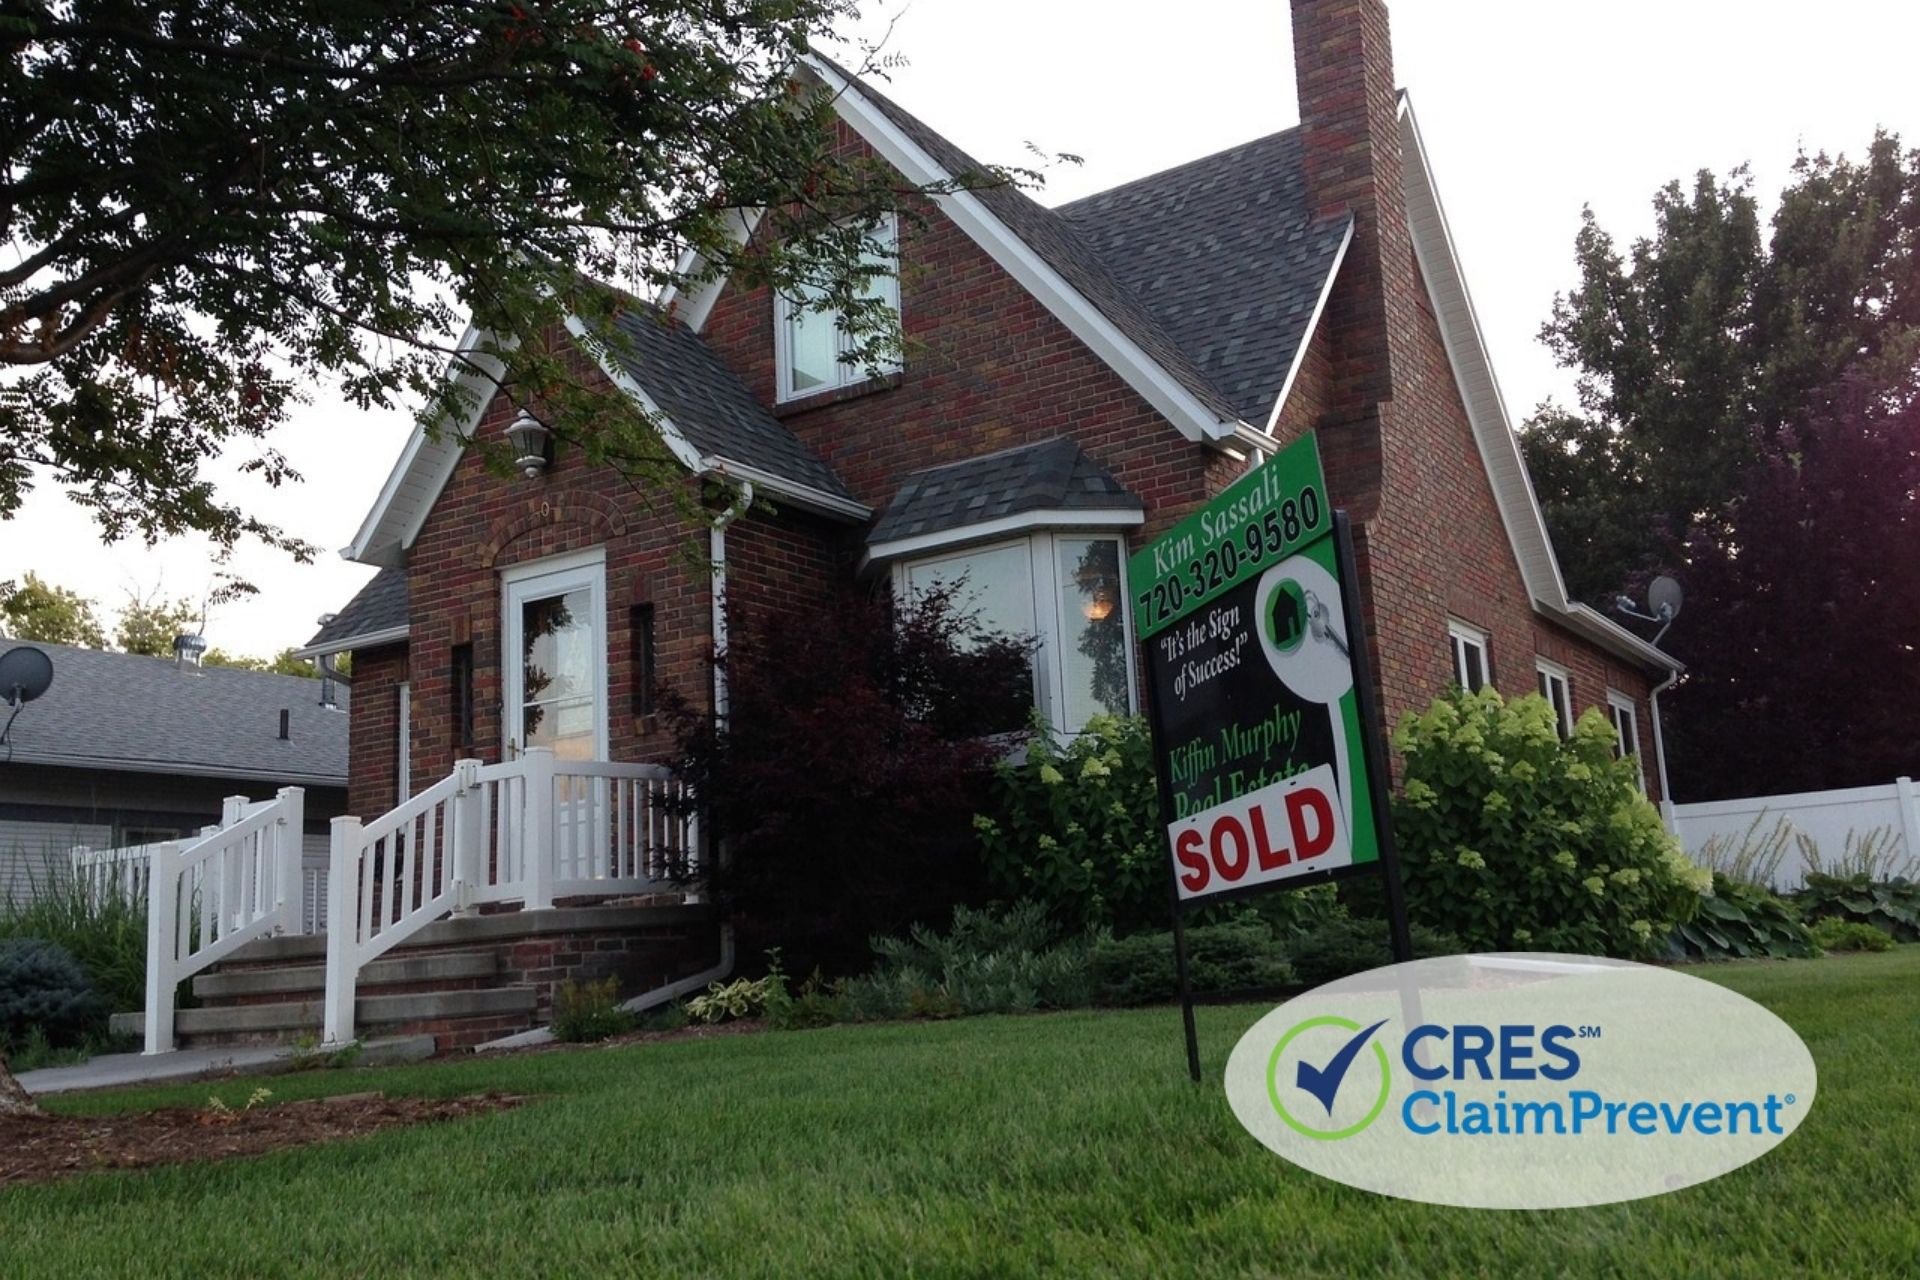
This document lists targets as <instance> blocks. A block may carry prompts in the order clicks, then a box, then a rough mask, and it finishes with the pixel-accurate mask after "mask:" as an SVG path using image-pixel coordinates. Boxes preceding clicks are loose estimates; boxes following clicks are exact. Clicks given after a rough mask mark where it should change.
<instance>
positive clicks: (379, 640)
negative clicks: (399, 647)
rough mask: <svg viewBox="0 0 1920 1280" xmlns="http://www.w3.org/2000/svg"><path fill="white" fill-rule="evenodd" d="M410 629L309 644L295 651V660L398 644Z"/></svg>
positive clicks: (389, 630) (371, 632)
mask: <svg viewBox="0 0 1920 1280" xmlns="http://www.w3.org/2000/svg"><path fill="white" fill-rule="evenodd" d="M409 630H410V628H408V627H405V626H399V627H384V628H382V629H381V630H379V631H363V632H361V633H360V634H359V635H352V636H342V637H340V638H339V639H335V640H322V641H320V642H319V643H317V644H310V645H308V646H306V647H305V648H304V649H295V650H294V651H293V655H292V656H294V657H296V658H324V657H326V656H328V655H329V654H335V653H349V652H352V651H353V650H355V649H377V648H379V647H380V646H381V645H383V644H398V643H399V642H400V641H402V640H405V639H406V638H407V634H408V631H409Z"/></svg>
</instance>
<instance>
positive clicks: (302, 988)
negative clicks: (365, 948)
mask: <svg viewBox="0 0 1920 1280" xmlns="http://www.w3.org/2000/svg"><path fill="white" fill-rule="evenodd" d="M499 972H500V955H499V953H498V952H497V951H495V950H493V949H492V948H488V949H486V950H482V951H440V952H434V953H430V954H427V955H418V956H405V955H403V956H399V957H396V958H390V959H382V960H376V961H374V962H373V963H372V964H370V965H368V966H367V967H366V968H364V969H362V970H361V971H360V983H359V986H360V990H362V991H369V990H370V989H372V988H375V987H397V986H408V985H411V984H415V983H419V984H426V983H439V982H450V981H454V980H456V979H461V978H491V977H493V976H495V975H496V974H498V973H499ZM326 989H327V966H326V965H324V964H313V965H289V966H286V967H284V968H272V967H265V966H258V967H254V968H246V969H226V968H217V969H215V970H214V971H213V972H211V973H203V974H200V975H198V976H197V977H195V978H194V980H193V994H194V995H196V996H198V997H200V999H202V1000H206V1001H212V1002H216V1003H217V1002H219V1001H223V1000H233V999H236V998H239V997H247V996H267V995H286V996H296V995H305V994H306V993H308V992H324V991H326Z"/></svg>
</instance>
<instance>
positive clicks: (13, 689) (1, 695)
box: [0, 645, 53, 707]
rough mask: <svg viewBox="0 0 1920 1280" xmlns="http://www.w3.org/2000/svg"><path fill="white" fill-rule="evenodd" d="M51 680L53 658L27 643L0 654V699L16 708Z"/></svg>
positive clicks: (30, 699) (31, 699) (42, 691)
mask: <svg viewBox="0 0 1920 1280" xmlns="http://www.w3.org/2000/svg"><path fill="white" fill-rule="evenodd" d="M52 683H53V659H52V658H49V657H48V656H47V655H46V654H45V653H44V652H43V651H41V650H39V649H34V648H29V647H28V646H26V645H16V646H15V647H14V648H11V649H9V650H7V651H6V652H5V653H0V699H4V700H5V701H6V703H7V705H8V706H10V707H18V706H21V705H22V704H24V703H28V702H32V701H33V700H34V699H35V698H37V697H39V696H40V695H41V694H43V693H45V692H46V691H47V686H49V685H51V684H52Z"/></svg>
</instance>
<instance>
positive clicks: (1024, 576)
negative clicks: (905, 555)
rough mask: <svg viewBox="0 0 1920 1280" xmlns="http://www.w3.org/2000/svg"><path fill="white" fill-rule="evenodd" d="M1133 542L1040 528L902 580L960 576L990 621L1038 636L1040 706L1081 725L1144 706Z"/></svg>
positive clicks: (933, 560) (913, 585)
mask: <svg viewBox="0 0 1920 1280" xmlns="http://www.w3.org/2000/svg"><path fill="white" fill-rule="evenodd" d="M1124 550H1125V548H1124V547H1123V545H1122V543H1121V540H1120V539H1119V538H1118V537H1116V536H1113V535H1111V534H1079V533H1064V532H1063V533H1033V534H1029V535H1027V536H1025V537H1022V538H1019V539H1016V540H1014V541H1010V542H999V543H994V544H992V545H990V546H983V547H974V548H969V549H967V550H964V551H954V552H947V553H944V554H942V555H939V556H935V557H930V558H927V559H924V560H914V561H910V562H907V563H905V564H903V565H901V566H900V567H899V569H898V570H897V571H896V573H897V578H896V582H897V584H898V585H899V586H900V587H901V588H902V589H903V591H904V592H905V593H907V594H912V593H913V592H916V591H924V590H926V589H928V588H930V587H932V586H934V585H935V584H938V583H946V584H949V585H955V584H957V585H958V586H959V587H960V593H959V600H958V603H959V604H960V605H961V606H962V607H963V608H965V609H966V610H968V611H969V612H972V613H973V614H975V615H976V616H977V617H978V619H979V622H980V625H981V626H982V627H984V628H986V629H988V630H992V631H999V632H1003V633H1006V634H1009V635H1020V636H1033V637H1035V638H1037V639H1038V640H1039V649H1038V650H1037V652H1036V653H1035V654H1034V671H1033V693H1034V704H1035V705H1036V706H1038V707H1039V708H1040V710H1041V711H1042V712H1043V713H1044V714H1045V715H1046V717H1047V720H1048V722H1049V723H1050V724H1052V725H1053V726H1054V727H1055V728H1057V729H1060V730H1063V731H1064V732H1067V733H1078V732H1080V731H1081V730H1082V729H1084V728H1086V727H1087V721H1088V720H1091V719H1092V718H1093V717H1094V716H1096V715H1100V714H1102V713H1109V714H1113V715H1128V714H1130V713H1131V712H1132V711H1133V708H1134V696H1133V690H1134V672H1133V661H1134V656H1133V646H1132V645H1131V644H1129V643H1128V642H1127V637H1128V635H1129V634H1131V633H1130V632H1129V630H1128V626H1127V609H1128V603H1127V589H1126V578H1125V573H1126V568H1125V565H1126V557H1125V555H1124ZM1008 727H1009V728H1014V727H1017V726H1008Z"/></svg>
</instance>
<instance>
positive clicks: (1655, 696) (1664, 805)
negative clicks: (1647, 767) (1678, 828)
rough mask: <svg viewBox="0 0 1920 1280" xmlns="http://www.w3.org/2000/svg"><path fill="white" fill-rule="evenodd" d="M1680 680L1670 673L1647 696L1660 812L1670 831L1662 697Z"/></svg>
mask: <svg viewBox="0 0 1920 1280" xmlns="http://www.w3.org/2000/svg"><path fill="white" fill-rule="evenodd" d="M1679 678H1680V673H1679V672H1678V671H1674V672H1670V673H1668V675H1667V678H1666V679H1665V680H1662V681H1661V682H1660V683H1659V684H1657V685H1655V686H1653V691H1652V692H1650V693H1649V694H1647V710H1648V712H1649V713H1650V714H1651V715H1652V716H1653V764H1654V768H1655V769H1657V770H1658V771H1659V773H1660V810H1661V813H1662V814H1663V815H1664V816H1665V817H1666V819H1667V825H1668V828H1669V829H1671V828H1672V825H1673V789H1672V788H1671V787H1669V786H1668V785H1667V739H1666V735H1665V734H1663V733H1661V732H1660V695H1661V694H1663V693H1665V692H1666V691H1667V690H1669V689H1671V688H1673V684H1674V681H1676V680H1678V679H1679Z"/></svg>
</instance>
